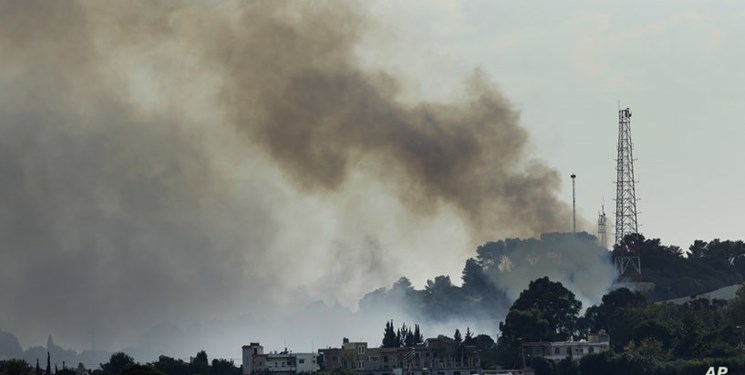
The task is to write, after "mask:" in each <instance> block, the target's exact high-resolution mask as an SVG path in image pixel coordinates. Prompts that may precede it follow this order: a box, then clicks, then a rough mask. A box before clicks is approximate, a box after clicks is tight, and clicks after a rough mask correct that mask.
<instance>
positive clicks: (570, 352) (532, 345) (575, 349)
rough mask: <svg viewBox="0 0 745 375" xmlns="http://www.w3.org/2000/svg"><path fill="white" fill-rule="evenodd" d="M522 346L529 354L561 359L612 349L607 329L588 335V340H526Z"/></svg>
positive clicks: (552, 359)
mask: <svg viewBox="0 0 745 375" xmlns="http://www.w3.org/2000/svg"><path fill="white" fill-rule="evenodd" d="M522 346H523V350H524V353H525V354H527V355H531V356H534V357H543V358H546V359H548V360H551V361H561V360H562V359H564V358H566V357H570V358H572V359H580V358H582V357H583V356H585V355H587V354H593V353H602V352H607V351H608V350H610V337H609V336H608V334H607V333H605V330H600V332H599V333H591V334H590V335H588V339H587V340H581V341H547V342H526V343H524V344H523V345H522Z"/></svg>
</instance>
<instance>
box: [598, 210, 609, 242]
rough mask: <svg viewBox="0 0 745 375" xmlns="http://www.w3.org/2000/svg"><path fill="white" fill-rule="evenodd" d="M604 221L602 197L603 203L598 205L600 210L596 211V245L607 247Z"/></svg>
mask: <svg viewBox="0 0 745 375" xmlns="http://www.w3.org/2000/svg"><path fill="white" fill-rule="evenodd" d="M605 223H606V217H605V198H603V205H602V206H600V212H598V245H600V246H602V247H603V248H604V249H608V232H607V230H606V226H605Z"/></svg>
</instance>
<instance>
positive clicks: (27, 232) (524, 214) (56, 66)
mask: <svg viewBox="0 0 745 375" xmlns="http://www.w3.org/2000/svg"><path fill="white" fill-rule="evenodd" d="M364 14H365V12H364V9H358V8H356V7H355V6H351V5H349V4H347V3H341V2H302V3H298V2H283V1H246V2H217V3H214V2H204V3H200V2H181V1H173V2H158V3H152V2H146V3H144V2H138V3H131V2H127V3H123V2H113V1H72V0H70V1H33V0H29V1H10V0H8V1H1V2H0V66H2V69H0V176H2V177H1V178H2V180H1V183H0V239H1V242H0V246H1V247H2V262H0V300H2V301H3V302H2V304H0V328H2V329H3V330H6V331H11V332H14V333H16V334H18V335H19V336H20V337H21V342H22V344H23V345H37V344H40V343H43V342H44V341H45V340H46V337H47V334H50V333H51V334H54V335H55V338H57V341H58V342H65V343H68V345H72V346H76V347H79V348H84V347H85V348H87V347H92V346H93V342H95V343H96V344H97V345H98V348H99V349H111V350H115V349H118V348H121V347H124V346H127V345H136V344H138V343H139V344H142V345H146V344H147V343H148V342H151V341H152V340H151V339H153V337H159V338H162V337H173V340H172V342H179V343H184V342H190V343H191V344H192V346H190V347H188V350H192V349H193V348H194V347H195V346H196V347H197V348H198V347H200V346H202V345H199V342H200V341H199V340H202V341H201V342H203V343H210V342H212V341H210V340H213V341H219V342H220V343H223V344H225V343H227V344H225V345H227V349H225V350H226V351H233V350H235V351H237V350H238V349H236V348H237V347H238V346H236V345H239V344H240V343H244V342H246V341H248V340H254V339H257V338H256V337H255V336H256V334H257V332H259V331H258V328H256V329H254V328H252V327H258V326H262V327H264V328H263V330H265V331H270V329H269V328H274V327H278V328H277V329H282V324H280V323H276V322H275V323H272V324H269V325H268V324H267V323H266V320H267V319H269V318H268V317H277V316H281V315H279V314H278V313H277V312H278V311H291V310H293V309H295V308H297V305H298V303H299V302H298V301H312V300H322V301H326V302H330V303H334V302H335V301H339V302H340V303H341V304H344V305H348V306H353V305H354V303H355V302H356V300H357V299H358V298H359V297H360V296H361V295H362V294H363V293H364V292H367V291H370V290H372V289H375V288H376V287H379V286H381V285H390V283H391V282H392V281H394V280H396V279H397V278H398V277H399V276H401V275H404V274H406V275H407V276H410V277H412V279H413V280H414V281H419V282H421V281H423V280H424V278H426V277H431V276H432V275H435V274H441V273H448V272H449V273H455V274H456V275H457V272H459V270H460V269H461V267H462V264H463V260H464V259H465V258H466V257H467V256H468V255H469V252H470V251H472V249H473V248H474V246H475V245H476V244H478V243H481V242H483V241H485V240H487V239H493V238H501V237H502V236H505V235H511V236H532V235H537V234H539V233H542V232H546V231H556V230H566V229H568V222H569V220H568V219H567V218H569V217H570V213H569V209H568V207H567V205H565V204H564V203H563V202H561V201H560V200H558V199H557V197H556V193H557V192H558V190H559V187H560V181H559V175H558V174H557V173H556V172H555V171H554V170H552V169H550V168H548V167H546V166H545V165H543V164H541V163H539V162H535V161H530V160H529V159H528V158H527V155H525V149H526V145H527V142H528V135H527V133H526V131H525V130H524V129H523V128H521V127H520V126H519V124H518V114H517V112H516V110H515V109H513V108H512V107H511V106H510V105H509V103H508V102H507V101H506V100H505V99H504V98H503V97H502V95H501V94H500V93H499V92H498V91H497V90H496V89H495V88H494V86H493V85H491V84H490V83H489V82H488V81H487V79H486V77H484V76H483V75H482V74H481V73H475V74H474V75H473V76H472V77H470V78H469V79H467V82H466V83H465V87H466V90H464V95H463V97H462V98H461V99H460V100H459V101H458V102H454V103H420V104H415V105H411V104H403V103H402V102H401V101H399V100H398V99H397V95H398V94H399V92H400V88H399V87H398V83H397V80H396V77H393V76H391V75H389V74H387V73H385V72H381V71H369V70H365V69H362V68H361V67H360V66H361V65H360V64H359V61H358V60H357V57H356V54H355V49H356V48H358V41H359V40H360V37H361V35H363V34H364V33H365V30H366V29H367V28H368V27H370V22H368V20H366V18H365V16H364ZM522 287H524V286H520V288H522ZM339 308H340V309H342V310H343V308H341V307H339ZM330 309H333V308H330ZM297 314H298V313H297V312H295V311H293V312H292V314H290V315H289V318H288V319H295V320H294V321H297V319H299V318H298V315H297ZM313 314H315V315H312V314H309V315H307V316H319V319H320V316H325V315H327V314H330V313H328V312H325V311H324V312H320V313H319V312H318V311H316V312H315V313H313ZM270 320H271V319H270ZM338 321H339V320H337V321H336V322H337V323H338ZM384 321H385V319H383V320H380V322H381V323H380V325H381V326H382V324H383V323H382V322H384ZM194 322H203V323H199V324H197V323H194ZM226 322H233V323H235V324H233V325H230V327H236V326H239V327H241V328H240V329H234V328H227V326H226V325H228V323H226ZM195 324H196V326H195ZM252 324H253V326H252ZM153 327H154V328H153ZM176 327H181V328H176ZM267 327H269V328H267ZM293 327H295V326H293ZM355 327H359V322H354V323H353V322H350V323H349V326H339V325H338V324H337V325H335V329H338V331H334V332H330V331H326V332H330V333H329V334H334V335H338V336H340V335H341V334H338V333H337V332H344V331H347V330H351V329H353V328H355ZM151 328H152V329H153V331H152V332H151V333H150V334H149V335H147V334H146V335H141V333H142V332H143V331H145V330H148V329H151ZM285 328H286V327H285ZM301 328H302V327H301ZM319 329H320V328H319ZM370 329H371V332H379V331H380V327H379V326H374V327H370ZM182 330H187V331H188V332H191V333H192V335H191V336H189V337H191V339H190V340H185V339H183V337H182V336H181V335H182ZM301 331H302V329H298V330H296V331H295V332H300V333H297V334H293V333H292V332H291V331H287V332H289V333H287V334H285V335H284V336H286V337H284V339H286V340H288V341H289V342H287V341H286V343H287V344H288V345H291V344H292V343H293V341H290V340H303V341H302V342H304V343H305V342H309V341H311V339H310V338H309V337H308V336H302V337H301V335H305V333H302V332H301ZM194 332H198V333H199V337H198V338H196V339H195V338H194V334H193V333H194ZM262 332H263V331H262ZM306 332H307V331H306ZM349 334H350V335H352V334H353V333H349ZM218 335H222V336H219V337H220V338H221V339H220V340H217V339H215V337H217V336H218ZM267 335H268V334H267ZM279 336H280V335H274V336H273V337H271V339H273V340H280V339H281V337H279ZM369 339H370V340H371V341H372V340H373V339H377V337H375V338H369ZM153 340H154V339H153ZM319 341H321V340H319ZM195 342H196V344H194V343H195ZM334 343H336V341H334V342H333V343H328V344H329V345H330V344H334ZM270 344H271V343H270ZM274 344H275V345H277V346H278V345H281V344H278V343H277V342H275V343H274ZM324 344H326V343H325V342H321V343H319V342H315V343H314V345H316V346H320V345H324ZM206 345H207V344H205V345H204V346H206ZM221 349H222V348H221ZM154 350H155V349H154ZM162 350H163V352H167V351H171V352H176V351H177V350H181V349H180V348H176V347H169V348H165V349H162ZM183 350H187V349H183Z"/></svg>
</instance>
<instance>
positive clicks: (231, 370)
mask: <svg viewBox="0 0 745 375" xmlns="http://www.w3.org/2000/svg"><path fill="white" fill-rule="evenodd" d="M240 374H241V369H240V368H238V367H235V364H234V363H233V361H229V360H227V359H213V360H212V366H211V367H210V375H240Z"/></svg>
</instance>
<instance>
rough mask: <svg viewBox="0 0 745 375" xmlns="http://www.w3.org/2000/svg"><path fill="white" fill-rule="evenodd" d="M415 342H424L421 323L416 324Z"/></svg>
mask: <svg viewBox="0 0 745 375" xmlns="http://www.w3.org/2000/svg"><path fill="white" fill-rule="evenodd" d="M414 342H415V343H416V344H421V343H423V342H424V336H423V335H422V331H421V330H420V329H419V324H414Z"/></svg>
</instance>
